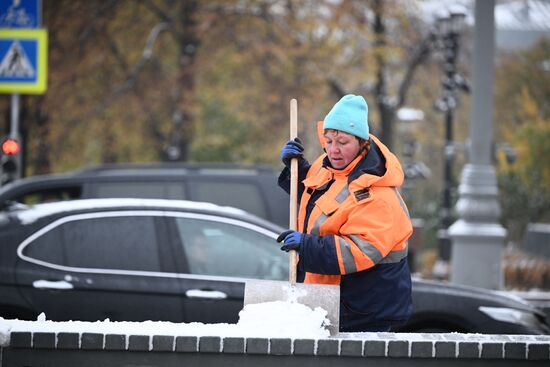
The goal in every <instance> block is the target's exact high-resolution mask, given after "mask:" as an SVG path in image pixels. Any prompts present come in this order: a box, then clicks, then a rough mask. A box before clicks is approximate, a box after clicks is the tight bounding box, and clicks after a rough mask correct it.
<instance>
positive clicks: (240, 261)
mask: <svg viewBox="0 0 550 367" xmlns="http://www.w3.org/2000/svg"><path fill="white" fill-rule="evenodd" d="M175 219H176V224H177V228H178V233H179V235H180V239H181V243H182V244H183V248H184V252H185V257H186V259H187V262H188V267H189V271H190V272H191V273H192V274H201V275H217V276H228V277H241V278H252V279H271V280H283V279H285V277H286V276H288V275H287V274H288V261H286V257H285V256H284V253H282V252H281V251H280V250H279V246H277V244H276V242H275V240H274V239H273V238H272V237H270V236H268V235H266V234H265V233H261V232H258V231H255V230H253V229H252V228H247V227H246V226H240V225H236V224H234V223H224V222H220V221H214V220H207V219H195V218H180V217H176V218H175Z"/></svg>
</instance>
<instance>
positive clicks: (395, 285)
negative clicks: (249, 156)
mask: <svg viewBox="0 0 550 367" xmlns="http://www.w3.org/2000/svg"><path fill="white" fill-rule="evenodd" d="M319 126H320V127H321V123H319ZM321 145H322V146H323V148H324V151H325V153H324V154H322V155H321V156H320V157H318V158H317V159H316V160H315V161H314V162H313V163H312V164H310V163H309V162H308V161H307V160H306V159H305V158H304V157H303V151H304V147H303V145H302V143H301V141H300V140H299V139H298V138H296V139H294V140H290V141H288V142H287V143H286V144H285V145H284V146H283V148H282V150H281V159H282V161H283V162H284V163H285V166H286V167H285V168H284V169H283V171H282V172H281V175H280V177H279V186H281V187H282V188H283V189H284V190H285V191H287V192H290V169H289V166H290V160H291V158H298V181H299V188H298V193H299V197H300V201H299V213H298V231H294V230H287V231H284V232H283V233H281V234H280V235H279V238H278V239H277V241H278V242H281V241H282V242H283V243H284V244H283V246H282V247H281V249H282V250H284V251H289V250H296V251H297V252H298V256H299V261H298V274H299V275H298V281H303V282H304V283H321V284H339V285H340V331H341V332H360V331H389V330H390V329H391V328H392V326H396V325H399V324H402V323H404V322H405V321H406V320H407V319H408V317H409V316H410V314H411V308H412V305H411V276H410V272H409V267H408V262H407V239H408V238H409V236H410V235H411V233H412V224H411V221H410V218H409V215H408V210H407V207H406V205H405V203H404V202H403V200H402V198H401V195H400V194H399V192H398V190H397V188H398V187H399V186H400V185H401V184H402V183H403V179H404V175H403V170H402V169H401V165H400V164H399V161H398V160H397V157H396V156H395V155H394V154H393V153H391V152H390V151H389V149H388V148H387V147H386V146H385V145H384V144H382V143H381V142H380V141H379V140H378V139H377V138H376V137H375V136H373V135H372V134H370V135H369V125H368V106H367V103H366V101H365V99H364V98H363V97H361V96H355V95H346V96H344V97H343V98H342V99H341V100H340V101H338V102H337V103H336V104H335V105H334V107H333V108H332V109H331V110H330V112H329V113H328V115H327V116H326V117H325V119H324V121H322V141H321Z"/></svg>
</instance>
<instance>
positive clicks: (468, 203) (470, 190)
mask: <svg viewBox="0 0 550 367" xmlns="http://www.w3.org/2000/svg"><path fill="white" fill-rule="evenodd" d="M494 6H495V1H494V0H476V4H475V30H474V55H473V58H474V60H473V61H474V62H473V74H472V110H471V115H470V147H469V149H470V151H469V164H467V165H466V166H465V167H464V169H463V171H462V176H461V181H460V186H459V188H458V194H459V199H458V202H457V204H456V212H457V214H458V218H459V219H458V220H457V221H456V222H455V223H454V224H453V225H452V226H451V227H450V228H449V235H450V237H451V241H452V252H451V254H452V255H451V282H453V283H459V284H466V285H473V286H478V287H483V288H489V289H500V288H502V286H503V273H502V266H501V261H502V252H503V247H504V237H505V236H506V230H505V229H504V228H503V227H502V226H501V225H500V224H499V223H498V218H499V216H500V206H499V203H498V186H497V181H496V174H495V169H494V167H493V165H492V146H493V108H492V106H493V90H494V80H495V77H494V74H495V72H494V54H495V20H494Z"/></svg>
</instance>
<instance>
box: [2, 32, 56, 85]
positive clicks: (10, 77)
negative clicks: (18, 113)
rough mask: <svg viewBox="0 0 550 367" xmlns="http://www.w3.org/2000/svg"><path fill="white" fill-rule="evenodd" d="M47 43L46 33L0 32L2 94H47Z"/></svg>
mask: <svg viewBox="0 0 550 367" xmlns="http://www.w3.org/2000/svg"><path fill="white" fill-rule="evenodd" d="M47 41H48V39H47V32H46V30H44V29H0V93H34V94H40V93H43V92H44V91H45V90H46V75H47Z"/></svg>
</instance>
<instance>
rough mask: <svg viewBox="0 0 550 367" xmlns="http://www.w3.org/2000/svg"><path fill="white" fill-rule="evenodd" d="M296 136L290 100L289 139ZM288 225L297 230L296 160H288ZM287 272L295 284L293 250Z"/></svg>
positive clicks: (295, 105)
mask: <svg viewBox="0 0 550 367" xmlns="http://www.w3.org/2000/svg"><path fill="white" fill-rule="evenodd" d="M297 136H298V102H297V101H296V99H291V100H290V139H291V140H292V139H294V138H296V137H297ZM289 209H290V213H289V214H290V215H289V217H290V221H289V222H290V223H289V228H290V229H293V230H297V229H298V226H297V224H298V158H292V159H291V160H290V207H289ZM289 255H290V257H289V271H288V280H289V282H290V284H295V283H296V263H297V261H298V260H297V253H296V251H294V250H291V251H289Z"/></svg>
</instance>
